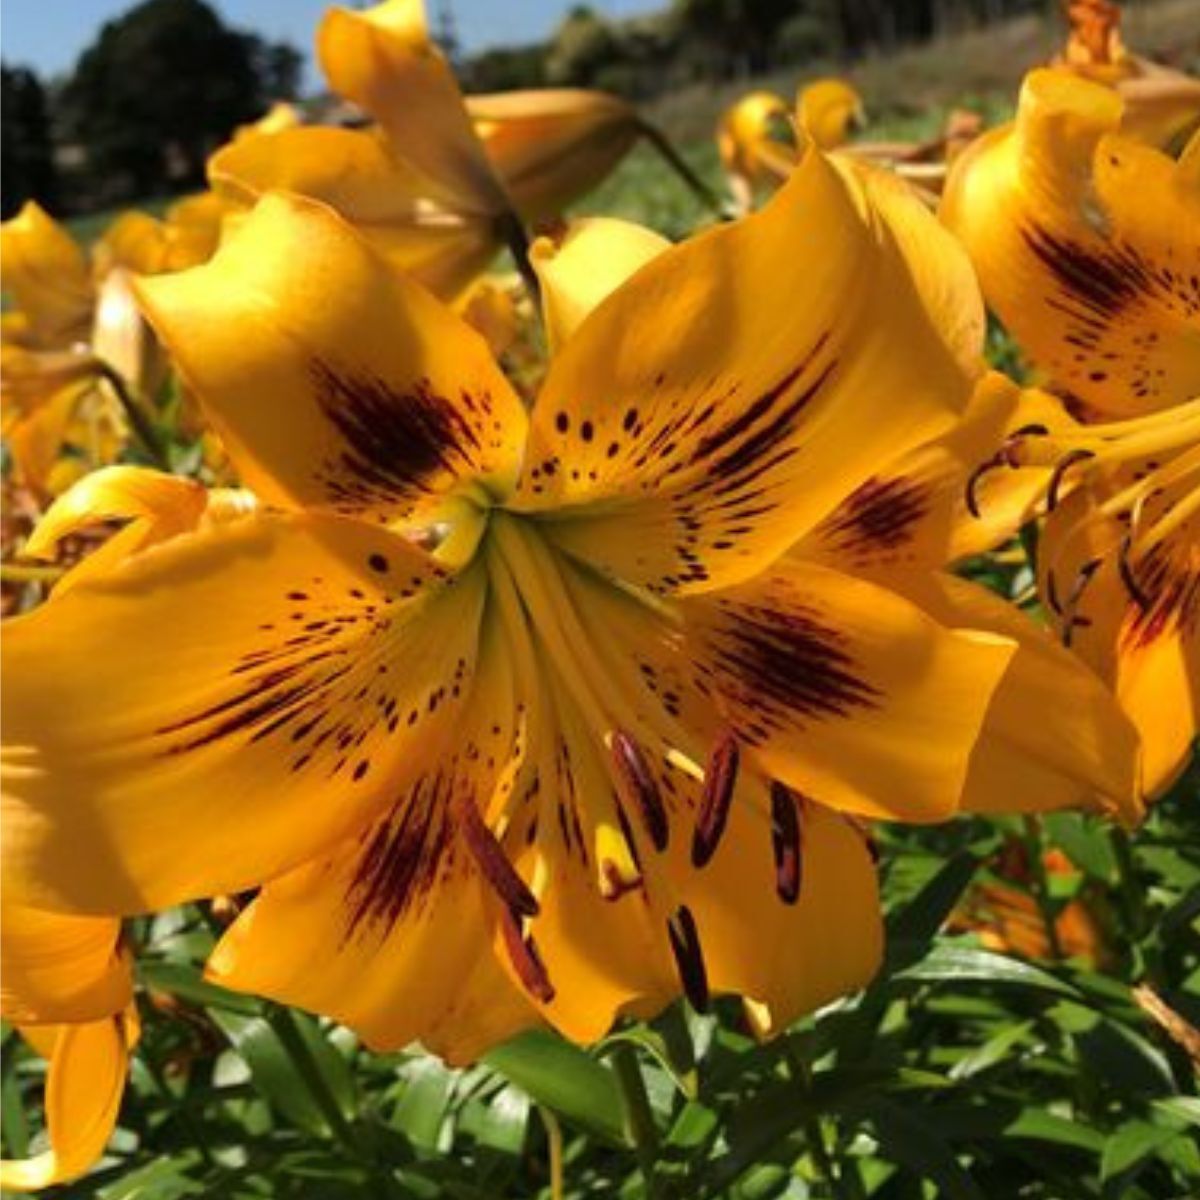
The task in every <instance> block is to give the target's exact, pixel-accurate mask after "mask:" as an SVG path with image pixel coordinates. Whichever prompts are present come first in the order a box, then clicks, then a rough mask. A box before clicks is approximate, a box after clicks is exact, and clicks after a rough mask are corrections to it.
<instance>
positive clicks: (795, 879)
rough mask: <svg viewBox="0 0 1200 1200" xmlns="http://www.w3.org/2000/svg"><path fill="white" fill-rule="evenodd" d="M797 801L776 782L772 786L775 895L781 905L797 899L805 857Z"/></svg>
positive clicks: (792, 902) (787, 790)
mask: <svg viewBox="0 0 1200 1200" xmlns="http://www.w3.org/2000/svg"><path fill="white" fill-rule="evenodd" d="M801 838H802V830H801V828H800V812H799V807H798V803H797V797H796V796H795V795H794V794H793V792H792V790H791V789H790V788H789V787H787V786H786V785H785V784H782V783H780V782H779V780H778V779H776V780H775V781H774V782H773V783H772V784H771V849H772V850H773V851H774V854H775V891H776V892H777V893H778V894H779V898H780V900H782V901H783V902H784V904H795V903H796V901H797V900H798V899H799V898H800V881H801V876H802V874H803V867H804V855H803V847H802V845H801Z"/></svg>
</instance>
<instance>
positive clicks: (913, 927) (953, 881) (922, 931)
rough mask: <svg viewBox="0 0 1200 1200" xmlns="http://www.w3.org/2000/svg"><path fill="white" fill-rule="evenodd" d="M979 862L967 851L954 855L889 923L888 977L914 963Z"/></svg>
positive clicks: (955, 902) (954, 903)
mask: <svg viewBox="0 0 1200 1200" xmlns="http://www.w3.org/2000/svg"><path fill="white" fill-rule="evenodd" d="M978 867H979V859H978V858H976V857H975V855H974V854H971V853H969V852H967V851H965V850H964V851H960V852H959V853H958V854H956V855H954V857H953V858H951V859H950V861H949V862H947V863H946V865H945V866H943V867H942V868H941V870H939V871H938V873H937V874H936V875H935V876H934V877H933V878H932V879H931V880H930V881H929V882H928V883H927V884H925V886H924V887H923V888H922V889H921V890H920V891H919V892H918V893H917V894H916V896H914V897H913V899H912V900H911V901H910V902H909V903H908V904H906V905H905V906H904V908H903V909H901V910H900V912H898V913H895V914H893V915H892V917H891V919H890V920H889V921H888V939H887V960H886V964H885V966H884V973H885V974H892V973H894V972H896V971H899V970H900V969H901V968H903V967H906V966H908V965H909V964H910V963H913V962H915V961H916V960H917V959H918V958H919V957H920V956H921V954H922V952H923V951H924V949H925V947H926V946H928V945H929V943H930V941H931V940H932V939H933V937H934V936H935V935H936V933H937V931H938V930H939V929H941V927H942V925H943V924H945V921H946V918H947V917H948V916H949V915H950V914H951V913H952V912H953V911H954V906H955V905H956V904H957V903H958V901H959V899H960V898H961V897H962V894H963V892H965V891H966V890H967V887H968V885H969V884H970V882H971V880H972V879H973V878H974V877H975V872H976V870H977V869H978Z"/></svg>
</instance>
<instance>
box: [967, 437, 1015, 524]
mask: <svg viewBox="0 0 1200 1200" xmlns="http://www.w3.org/2000/svg"><path fill="white" fill-rule="evenodd" d="M1011 465H1012V464H1011V463H1009V461H1008V459H1007V458H1006V457H1005V456H1004V452H1003V451H1000V452H998V453H996V454H993V455H992V456H991V457H990V458H987V459H984V461H983V462H981V463H980V464H979V466H977V467H976V468H975V470H973V471H972V472H971V474H970V475H968V476H967V487H966V501H967V512H969V513H970V514H971V516H973V517H974V518H975V519H976V520H978V519H979V518H980V517H981V516H983V511H982V510H981V509H980V507H979V495H978V488H979V484H980V481H981V480H982V479H983V477H984V476H985V475H987V474H988V473H989V472H991V471H995V470H997V469H998V468H1000V467H1006V466H1011Z"/></svg>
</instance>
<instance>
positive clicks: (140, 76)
mask: <svg viewBox="0 0 1200 1200" xmlns="http://www.w3.org/2000/svg"><path fill="white" fill-rule="evenodd" d="M299 65H300V58H299V55H298V54H297V52H296V51H294V50H292V49H291V48H290V47H287V46H278V45H269V44H266V43H264V42H263V41H262V40H261V39H259V38H258V37H256V36H254V35H250V34H245V33H241V32H238V31H236V30H233V29H229V28H227V27H226V26H225V25H224V24H223V23H222V22H221V19H220V18H219V17H218V16H217V14H216V13H215V12H214V10H213V9H212V8H210V7H209V6H208V5H207V4H205V3H203V0H146V3H143V4H141V5H138V6H137V7H136V8H134V9H132V10H130V11H129V12H127V13H125V14H124V15H123V16H122V17H120V18H118V19H117V20H115V21H110V22H108V23H107V24H106V25H105V26H104V27H103V29H102V30H101V31H100V36H99V37H98V38H97V40H96V42H95V43H94V44H93V45H92V46H91V47H90V48H89V49H88V50H86V51H85V52H84V53H83V55H82V56H81V58H80V60H79V63H78V65H77V67H76V69H75V73H74V75H73V76H72V78H71V80H70V82H69V83H68V85H67V87H66V89H65V92H64V94H63V113H64V121H65V124H66V126H67V128H68V130H69V133H70V135H71V136H72V137H74V138H76V139H78V141H79V143H80V144H81V145H82V146H83V148H84V150H85V152H86V155H87V162H88V171H89V175H90V177H91V182H92V186H93V187H95V188H96V189H97V191H98V192H99V193H100V194H101V195H102V196H106V197H108V198H111V199H124V198H126V197H128V196H133V195H147V194H152V193H155V192H160V191H162V190H164V189H165V188H166V187H171V186H173V187H176V188H183V187H192V186H197V185H198V184H200V183H201V182H202V181H203V177H204V162H205V159H206V157H207V156H208V154H209V153H210V152H211V151H212V150H213V149H215V148H216V146H217V145H219V144H220V143H221V142H222V141H223V140H224V139H225V138H227V137H228V136H229V134H230V133H231V132H232V131H233V129H234V127H235V126H237V125H238V124H239V123H242V122H245V121H249V120H252V119H254V118H255V117H257V116H259V115H260V114H261V113H262V112H263V111H264V109H265V108H266V107H267V106H268V104H269V103H270V101H271V100H273V99H276V98H278V96H279V95H280V94H281V93H283V94H287V93H288V92H293V91H294V89H295V86H296V83H297V78H298V73H299Z"/></svg>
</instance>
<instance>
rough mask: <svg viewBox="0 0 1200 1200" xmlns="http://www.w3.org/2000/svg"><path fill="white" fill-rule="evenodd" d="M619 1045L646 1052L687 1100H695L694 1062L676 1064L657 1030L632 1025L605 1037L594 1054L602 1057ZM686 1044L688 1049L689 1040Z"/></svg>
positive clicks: (685, 1028)
mask: <svg viewBox="0 0 1200 1200" xmlns="http://www.w3.org/2000/svg"><path fill="white" fill-rule="evenodd" d="M681 1025H682V1021H681ZM683 1032H684V1035H685V1037H686V1033H687V1027H686V1026H683ZM621 1043H628V1044H629V1045H632V1046H634V1047H636V1048H637V1049H639V1050H644V1051H646V1053H647V1054H649V1055H650V1057H651V1058H653V1059H654V1060H655V1061H656V1062H657V1063H658V1065H659V1066H660V1067H662V1069H663V1071H664V1072H665V1073H666V1075H667V1077H668V1078H669V1079H670V1080H671V1082H672V1083H673V1084H674V1085H675V1087H676V1088H678V1090H679V1091H680V1092H681V1093H682V1094H683V1095H684V1096H685V1097H686V1098H687V1099H688V1100H694V1099H695V1098H696V1091H697V1088H698V1086H699V1082H698V1079H697V1076H696V1065H695V1062H694V1061H692V1062H691V1065H690V1066H688V1065H687V1063H686V1060H685V1062H684V1063H678V1062H676V1060H675V1056H674V1054H673V1053H672V1047H671V1046H669V1045H668V1043H667V1040H666V1038H664V1037H663V1035H662V1034H661V1033H659V1032H658V1031H657V1030H654V1029H650V1028H649V1027H648V1026H646V1025H632V1026H630V1027H629V1028H628V1029H621V1030H618V1031H617V1032H616V1033H613V1034H610V1035H609V1036H608V1037H606V1038H605V1039H604V1041H602V1042H601V1043H600V1044H599V1045H598V1046H597V1047H596V1053H597V1054H601V1055H602V1054H603V1053H604V1051H605V1050H606V1049H608V1048H610V1047H613V1046H616V1045H620V1044H621ZM687 1044H688V1048H689V1049H690V1047H691V1042H690V1040H689V1041H688V1043H687ZM676 1048H678V1047H676Z"/></svg>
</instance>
